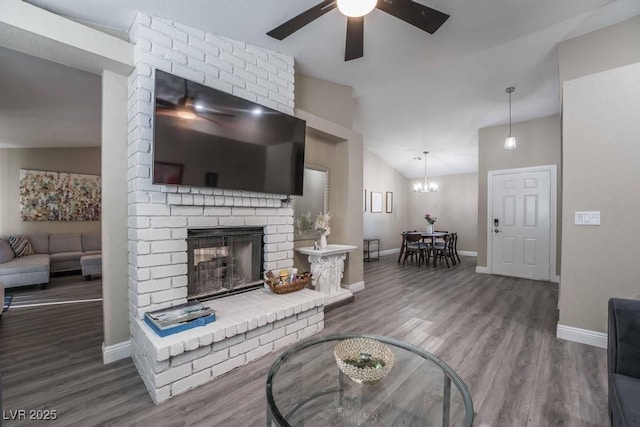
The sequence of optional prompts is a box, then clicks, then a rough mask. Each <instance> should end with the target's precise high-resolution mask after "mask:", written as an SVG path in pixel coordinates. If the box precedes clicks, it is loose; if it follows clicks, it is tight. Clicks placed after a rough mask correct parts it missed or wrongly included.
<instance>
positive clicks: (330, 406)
mask: <svg viewBox="0 0 640 427" xmlns="http://www.w3.org/2000/svg"><path fill="white" fill-rule="evenodd" d="M352 338H369V339H373V340H377V341H379V342H381V343H383V344H385V345H386V346H387V347H388V348H390V349H391V352H392V353H393V357H394V361H393V364H392V365H391V364H390V366H391V369H390V370H389V372H388V374H386V376H385V377H384V378H382V379H380V380H378V381H377V382H373V383H364V384H360V383H357V382H355V381H354V380H352V379H351V378H350V377H349V376H347V375H345V374H343V373H342V371H341V370H340V369H339V368H338V364H337V362H336V358H335V356H334V349H335V348H336V345H338V344H339V343H340V342H341V341H343V340H346V339H352ZM360 354H363V353H360ZM366 357H369V356H368V355H366ZM266 391H267V426H271V425H272V423H275V425H278V426H444V427H449V426H455V427H458V426H462V427H471V425H472V423H473V404H472V402H471V396H470V395H469V390H468V389H467V386H466V385H465V384H464V382H463V381H462V380H461V379H460V377H459V376H458V374H456V373H455V371H454V370H453V369H451V368H450V367H449V366H447V365H446V364H445V363H444V362H442V361H441V360H440V359H438V358H436V357H435V356H434V355H432V354H430V353H428V352H426V351H424V350H422V349H421V348H418V347H415V346H413V345H411V344H407V343H404V342H402V341H398V340H395V339H392V338H387V337H382V336H377V335H348V334H347V335H331V336H325V337H320V338H311V339H307V340H304V341H301V342H299V343H298V344H296V345H294V346H293V347H291V348H290V349H288V350H287V351H286V352H285V353H283V354H282V355H281V356H280V357H278V359H277V360H276V361H275V362H274V363H273V365H272V366H271V369H270V371H269V374H268V376H267V390H266Z"/></svg>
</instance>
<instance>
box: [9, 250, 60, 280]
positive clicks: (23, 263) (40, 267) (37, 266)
mask: <svg viewBox="0 0 640 427" xmlns="http://www.w3.org/2000/svg"><path fill="white" fill-rule="evenodd" d="M41 271H45V272H47V273H49V255H44V254H35V255H29V256H25V257H20V258H15V259H13V260H11V261H9V262H5V263H4V264H0V281H2V275H5V274H22V273H33V272H41Z"/></svg>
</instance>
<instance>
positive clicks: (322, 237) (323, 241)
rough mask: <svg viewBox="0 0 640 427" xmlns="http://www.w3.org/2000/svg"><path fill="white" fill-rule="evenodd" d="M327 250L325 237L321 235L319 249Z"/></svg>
mask: <svg viewBox="0 0 640 427" xmlns="http://www.w3.org/2000/svg"><path fill="white" fill-rule="evenodd" d="M326 248H327V236H326V235H325V234H324V233H322V235H321V236H320V249H326Z"/></svg>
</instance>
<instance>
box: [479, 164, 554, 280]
mask: <svg viewBox="0 0 640 427" xmlns="http://www.w3.org/2000/svg"><path fill="white" fill-rule="evenodd" d="M490 185H491V186H492V199H493V200H492V201H491V200H490V201H489V203H490V206H491V207H492V215H490V216H489V221H490V230H491V236H492V237H491V246H492V249H491V270H492V273H494V274H501V275H505V276H516V277H524V278H529V279H535V280H550V276H549V274H550V256H549V255H550V240H551V239H550V235H551V172H550V171H548V170H542V171H528V172H516V173H499V174H495V175H493V176H492V182H490Z"/></svg>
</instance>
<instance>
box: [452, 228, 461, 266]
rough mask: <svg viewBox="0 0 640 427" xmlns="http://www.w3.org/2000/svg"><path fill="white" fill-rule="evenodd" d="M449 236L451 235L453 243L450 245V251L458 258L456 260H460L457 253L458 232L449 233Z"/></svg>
mask: <svg viewBox="0 0 640 427" xmlns="http://www.w3.org/2000/svg"><path fill="white" fill-rule="evenodd" d="M451 237H453V244H452V245H451V252H452V254H453V255H455V257H456V258H457V259H458V262H460V255H458V233H457V232H453V233H451Z"/></svg>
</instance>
